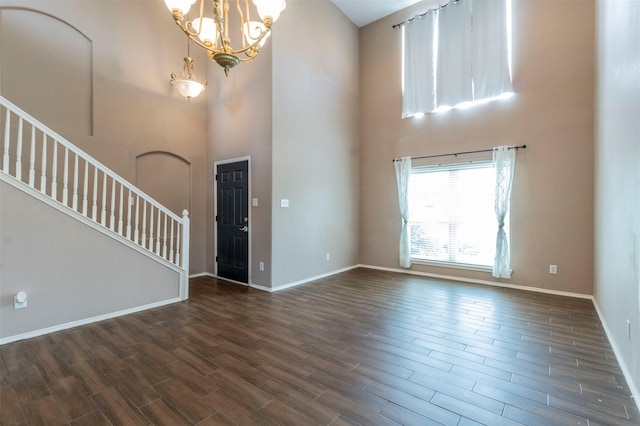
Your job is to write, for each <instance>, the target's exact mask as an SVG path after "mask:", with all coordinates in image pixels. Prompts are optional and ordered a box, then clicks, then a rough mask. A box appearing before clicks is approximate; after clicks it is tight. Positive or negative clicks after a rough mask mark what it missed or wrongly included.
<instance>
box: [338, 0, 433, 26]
mask: <svg viewBox="0 0 640 426" xmlns="http://www.w3.org/2000/svg"><path fill="white" fill-rule="evenodd" d="M331 1H332V2H333V3H334V4H335V5H336V6H338V9H340V10H341V11H342V13H344V14H345V15H347V17H348V18H349V19H351V22H353V23H354V24H356V25H357V26H358V27H364V26H365V25H367V24H370V23H371V22H373V21H377V20H378V19H380V18H384V17H385V16H388V15H391V14H392V13H394V12H397V11H399V10H401V9H404V8H405V7H408V6H411V5H412V4H415V3H418V2H419V1H420V0H331Z"/></svg>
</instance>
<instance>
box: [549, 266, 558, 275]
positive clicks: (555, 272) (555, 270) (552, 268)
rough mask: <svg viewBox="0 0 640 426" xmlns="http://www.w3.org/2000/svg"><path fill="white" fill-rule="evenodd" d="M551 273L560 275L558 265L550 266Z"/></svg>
mask: <svg viewBox="0 0 640 426" xmlns="http://www.w3.org/2000/svg"><path fill="white" fill-rule="evenodd" d="M549 273H550V274H551V275H556V274H557V273H558V265H549Z"/></svg>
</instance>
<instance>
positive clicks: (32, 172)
mask: <svg viewBox="0 0 640 426" xmlns="http://www.w3.org/2000/svg"><path fill="white" fill-rule="evenodd" d="M29 153H30V156H29V186H30V187H32V188H33V187H34V185H35V181H36V128H35V127H34V126H33V125H31V151H29Z"/></svg>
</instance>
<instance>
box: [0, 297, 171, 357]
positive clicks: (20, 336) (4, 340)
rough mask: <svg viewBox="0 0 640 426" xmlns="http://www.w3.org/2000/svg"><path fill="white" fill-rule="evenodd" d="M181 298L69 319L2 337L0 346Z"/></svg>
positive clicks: (131, 312)
mask: <svg viewBox="0 0 640 426" xmlns="http://www.w3.org/2000/svg"><path fill="white" fill-rule="evenodd" d="M181 301H182V299H180V298H179V297H176V298H174V299H168V300H163V301H160V302H154V303H150V304H148V305H142V306H136V307H134V308H128V309H123V310H121V311H117V312H111V313H108V314H103V315H98V316H95V317H91V318H85V319H81V320H77V321H71V322H68V323H65V324H60V325H54V326H53V327H47V328H42V329H40V330H35V331H30V332H28V333H23V334H17V335H15V336H9V337H4V338H2V339H0V346H2V345H5V344H7V343H12V342H17V341H19V340H24V339H30V338H32V337H38V336H42V335H45V334H49V333H55V332H56V331H62V330H68V329H70V328H75V327H78V326H81V325H87V324H91V323H94V322H99V321H104V320H107V319H111V318H116V317H120V316H123V315H129V314H133V313H135V312H140V311H146V310H147V309H152V308H158V307H160V306H165V305H169V304H171V303H176V302H181Z"/></svg>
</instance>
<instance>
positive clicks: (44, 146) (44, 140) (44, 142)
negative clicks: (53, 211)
mask: <svg viewBox="0 0 640 426" xmlns="http://www.w3.org/2000/svg"><path fill="white" fill-rule="evenodd" d="M40 192H42V193H43V194H46V193H47V134H46V133H44V132H43V133H42V172H41V173H40Z"/></svg>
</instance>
